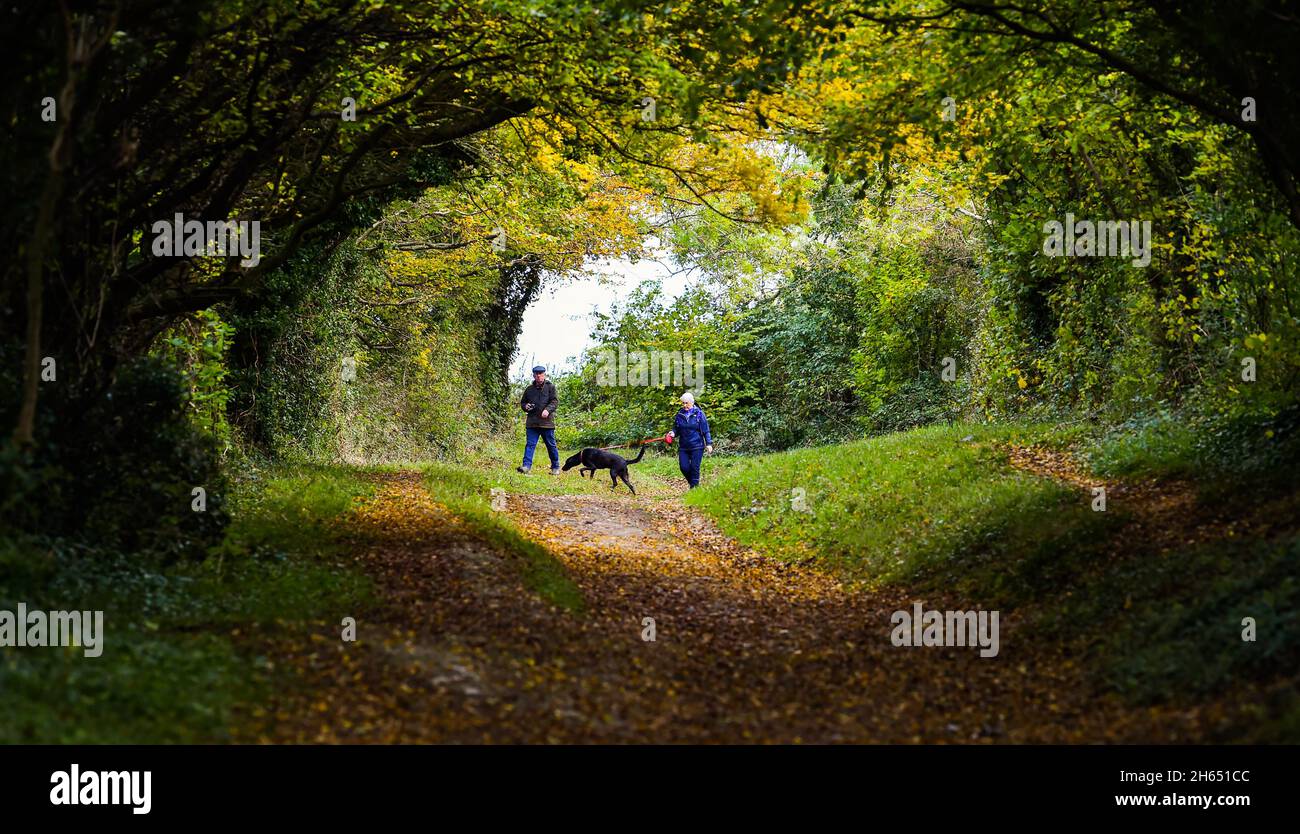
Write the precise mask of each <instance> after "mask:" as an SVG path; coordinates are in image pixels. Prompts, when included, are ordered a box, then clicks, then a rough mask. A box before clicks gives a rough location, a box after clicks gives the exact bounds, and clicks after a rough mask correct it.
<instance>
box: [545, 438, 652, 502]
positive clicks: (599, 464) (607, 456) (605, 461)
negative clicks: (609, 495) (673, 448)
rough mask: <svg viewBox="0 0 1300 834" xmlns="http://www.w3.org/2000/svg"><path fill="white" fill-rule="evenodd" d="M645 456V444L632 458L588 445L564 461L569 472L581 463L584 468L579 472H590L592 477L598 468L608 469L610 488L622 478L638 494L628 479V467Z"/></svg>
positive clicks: (614, 486)
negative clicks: (611, 482)
mask: <svg viewBox="0 0 1300 834" xmlns="http://www.w3.org/2000/svg"><path fill="white" fill-rule="evenodd" d="M643 457H645V447H644V446H642V447H641V451H640V452H639V453H637V456H636V457H634V458H632V459H631V460H628V459H627V458H625V457H622V456H621V455H616V454H614V453H613V452H606V451H605V450H603V449H594V448H592V447H591V446H588V447H587V448H585V449H583V450H582V451H581V452H578V454H576V455H574V456H573V457H571V458H569V459H568V460H566V461H565V462H564V471H565V472H568V471H569V470H570V469H572V468H573V467H575V466H579V465H581V466H582V468H581V469H579V470H578V474H579V475H585V474H586V473H588V472H590V473H591V477H592V478H593V479H594V478H595V477H596V470H597V469H608V470H609V479H610V480H611V481H613V484H611V485H610V489H617V488H618V479H619V478H622V479H623V483H625V484H627V488H628V489H630V490H632V494H633V495H636V488H635V487H633V486H632V482H631V481H629V480H628V479H627V468H628V466H630V465H632V464H634V463H639V462H640V461H641V458H643Z"/></svg>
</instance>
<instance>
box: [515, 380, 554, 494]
mask: <svg viewBox="0 0 1300 834" xmlns="http://www.w3.org/2000/svg"><path fill="white" fill-rule="evenodd" d="M559 404H560V401H559V399H558V398H557V397H556V396H555V383H553V382H551V381H550V380H549V379H547V378H546V368H545V367H544V366H542V365H538V366H537V367H535V368H533V384H532V385H529V386H528V387H527V388H525V389H524V395H523V396H522V397H520V398H519V407H520V408H522V409H523V410H524V411H525V412H526V413H527V414H528V420H527V422H525V423H524V430H525V431H526V432H527V433H528V443H527V444H526V445H525V446H524V465H523V466H520V467H519V468H518V469H516V470H515V471H516V472H522V473H524V474H525V475H527V474H528V472H529V471H530V470H531V469H532V468H533V452H534V451H535V450H536V449H537V438H539V437H540V438H542V439H543V440H545V441H546V453H547V454H548V455H550V456H551V474H552V475H558V474H560V448H559V447H558V446H556V445H555V409H556V408H557V407H558V406H559Z"/></svg>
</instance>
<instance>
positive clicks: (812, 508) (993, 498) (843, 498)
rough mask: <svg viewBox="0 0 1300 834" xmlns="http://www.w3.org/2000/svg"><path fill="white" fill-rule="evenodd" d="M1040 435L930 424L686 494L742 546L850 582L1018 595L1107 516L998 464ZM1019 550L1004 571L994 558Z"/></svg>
mask: <svg viewBox="0 0 1300 834" xmlns="http://www.w3.org/2000/svg"><path fill="white" fill-rule="evenodd" d="M1049 435H1050V432H1049V430H1048V429H1046V428H1043V427H1019V426H982V425H957V426H937V427H930V428H924V429H918V430H915V431H910V432H904V433H900V434H893V435H887V436H884V437H877V438H872V439H868V440H861V441H857V442H854V443H847V444H843V445H838V446H829V447H819V448H809V449H799V450H795V451H791V452H784V453H780V454H774V455H763V456H760V457H756V458H750V459H745V460H742V461H740V462H738V463H736V464H734V465H732V466H731V467H729V468H728V469H727V470H726V471H725V472H724V473H723V474H721V475H720V476H719V477H718V478H717V479H716V480H714V481H712V482H710V483H706V484H705V485H704V486H703V487H702V488H701V489H699V490H696V491H695V492H693V493H691V494H690V496H689V497H688V498H687V502H688V503H690V504H693V505H696V506H699V507H700V508H702V509H704V510H705V511H707V512H709V513H710V514H711V515H713V516H714V517H715V518H717V519H718V521H719V523H720V524H721V526H722V527H723V529H724V530H725V531H726V532H728V533H729V534H731V535H733V536H734V537H736V538H737V539H739V540H740V541H742V542H744V543H745V544H748V545H751V546H753V547H755V548H757V549H758V550H760V551H763V552H766V553H769V554H771V555H775V556H777V557H778V558H784V559H789V560H800V559H806V560H810V561H811V562H812V563H813V564H815V565H817V566H819V567H821V568H824V569H827V570H830V571H833V572H835V573H837V574H839V575H841V576H843V577H845V578H848V579H851V580H859V581H864V582H867V583H868V584H882V583H896V582H908V583H910V584H913V585H915V584H918V583H922V584H926V583H928V584H932V585H936V586H937V585H940V584H942V585H943V586H944V587H948V588H953V587H962V588H966V589H968V590H971V591H978V592H980V593H982V594H993V595H998V596H1002V597H1006V596H1008V595H1017V594H1023V593H1026V592H1028V591H1029V590H1030V589H1031V588H1032V587H1036V586H1038V585H1040V584H1041V583H1042V582H1043V581H1044V576H1045V575H1046V574H1050V573H1052V571H1053V568H1052V557H1053V555H1054V554H1056V553H1058V552H1059V551H1060V550H1062V549H1063V548H1065V547H1067V546H1068V545H1069V543H1070V541H1072V540H1074V539H1075V538H1076V537H1078V536H1081V535H1088V534H1090V533H1091V531H1092V530H1093V529H1094V528H1095V527H1096V526H1098V525H1104V524H1106V523H1108V522H1109V521H1110V519H1108V518H1107V517H1104V516H1102V515H1101V514H1099V513H1093V512H1092V511H1091V508H1090V507H1089V504H1088V501H1087V500H1085V499H1084V497H1082V496H1081V495H1080V494H1079V493H1078V492H1077V490H1074V489H1072V488H1070V487H1067V486H1064V485H1062V484H1059V483H1057V482H1055V481H1052V480H1050V479H1045V478H1039V477H1035V476H1032V475H1029V474H1026V473H1023V472H1019V471H1016V470H1014V469H1012V468H1011V467H1010V466H1009V465H1008V464H1007V463H1006V459H1005V454H1004V452H1003V451H1002V450H1001V448H1002V446H1003V444H1009V443H1015V444H1028V443H1034V442H1041V441H1043V440H1044V438H1046V437H1048V436H1049ZM967 438H969V439H967ZM800 496H802V507H803V508H804V509H803V510H800V509H799V508H798V507H797V506H796V502H797V501H799V500H800ZM1112 518H1113V517H1112ZM1026 552H1027V553H1029V554H1030V555H1029V557H1028V559H1026V561H1025V563H1024V564H1022V565H1019V566H1017V569H1016V570H1013V571H1010V572H1008V571H1007V570H1006V567H1007V563H1006V560H1005V559H1004V558H1003V557H1004V556H1005V555H1006V554H1007V553H1026Z"/></svg>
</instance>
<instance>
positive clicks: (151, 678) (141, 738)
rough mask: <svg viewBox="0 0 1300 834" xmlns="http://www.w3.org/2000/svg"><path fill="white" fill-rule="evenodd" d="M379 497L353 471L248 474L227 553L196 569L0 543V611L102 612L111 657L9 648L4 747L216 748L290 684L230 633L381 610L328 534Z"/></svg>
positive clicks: (3, 683)
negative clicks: (333, 524)
mask: <svg viewBox="0 0 1300 834" xmlns="http://www.w3.org/2000/svg"><path fill="white" fill-rule="evenodd" d="M369 491H370V486H369V484H367V483H365V482H364V481H363V480H361V479H360V478H358V477H357V475H356V473H354V472H351V471H348V470H345V469H331V468H322V467H312V468H301V467H287V466H286V467H277V468H274V469H249V470H247V471H245V472H243V473H242V476H241V477H240V478H239V479H238V480H237V482H236V488H235V491H234V495H232V516H233V522H232V525H231V527H230V528H229V529H228V530H227V534H226V538H225V540H224V542H223V543H222V544H221V545H220V546H219V547H217V548H215V549H214V552H213V553H212V555H211V556H210V557H209V558H208V559H206V560H205V561H203V562H201V563H197V564H195V563H180V564H174V565H170V566H163V565H160V564H159V563H158V562H157V560H155V559H154V558H152V557H151V556H150V555H148V554H122V553H115V552H105V551H101V550H96V549H94V548H92V547H88V546H85V545H80V544H76V543H71V542H67V541H50V540H37V539H25V540H21V541H17V540H6V541H3V542H0V608H5V609H8V610H14V608H15V607H16V604H17V603H18V602H24V603H26V604H27V605H28V607H29V608H40V609H44V610H103V611H104V632H105V633H104V636H103V654H102V655H101V656H99V657H97V658H88V657H85V656H84V655H83V653H82V652H80V651H77V650H70V649H62V648H35V647H23V648H17V647H8V648H3V649H0V691H3V692H4V693H5V720H4V721H2V722H0V743H16V742H31V743H64V742H69V743H70V742H76V743H145V742H151V743H156V742H164V743H166V742H181V743H193V742H211V741H222V740H227V739H228V738H229V731H230V728H231V723H232V721H233V720H234V719H235V715H236V710H237V708H238V707H239V706H240V705H243V704H250V703H254V702H256V701H258V700H259V699H260V698H261V697H262V696H263V695H264V693H265V692H266V691H267V690H268V688H269V687H272V686H279V685H286V684H289V685H291V683H290V682H288V681H286V679H285V677H284V673H281V672H278V671H273V670H272V669H271V668H270V665H269V664H268V663H267V661H266V660H265V658H261V657H258V656H257V655H256V654H255V653H254V652H252V651H250V650H248V649H247V648H245V647H244V646H243V645H241V644H240V643H239V642H238V639H237V638H236V637H235V635H234V634H233V633H232V632H234V631H235V630H237V629H241V628H242V629H245V630H246V628H247V627H248V626H250V625H254V624H264V623H269V622H272V621H285V622H288V623H293V622H295V621H309V620H318V619H330V620H333V619H335V618H336V617H335V615H336V614H337V612H338V611H340V610H344V611H349V612H352V611H358V610H360V609H362V608H364V607H365V606H367V605H369V604H370V603H371V600H372V590H371V586H370V584H369V582H368V580H366V579H365V578H364V577H362V576H361V575H359V574H358V573H356V572H355V571H354V570H353V569H352V568H350V567H348V566H347V565H345V564H343V562H342V561H341V559H340V553H341V551H340V548H339V545H338V544H337V543H336V542H335V540H334V538H333V536H332V535H331V532H330V530H329V527H328V524H329V522H330V520H331V519H334V518H336V517H338V516H339V515H341V514H343V513H345V512H346V511H347V510H348V509H350V508H351V507H352V506H353V504H354V502H355V501H356V500H358V499H359V498H361V497H364V496H365V495H366V494H368V492H369Z"/></svg>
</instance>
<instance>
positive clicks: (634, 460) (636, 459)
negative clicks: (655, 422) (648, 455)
mask: <svg viewBox="0 0 1300 834" xmlns="http://www.w3.org/2000/svg"><path fill="white" fill-rule="evenodd" d="M643 457H645V446H642V447H641V451H639V452H637V453H636V457H634V458H632V459H631V460H629V461H628V462H627V463H628V465H629V466H631V465H632V464H634V463H640V462H641V458H643Z"/></svg>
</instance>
